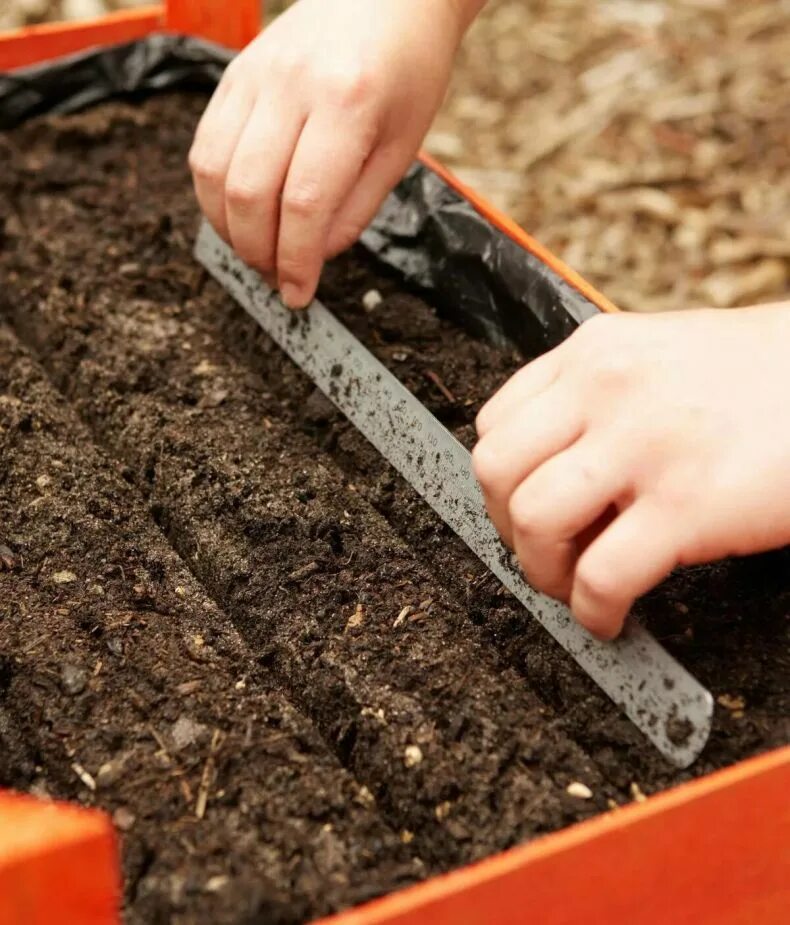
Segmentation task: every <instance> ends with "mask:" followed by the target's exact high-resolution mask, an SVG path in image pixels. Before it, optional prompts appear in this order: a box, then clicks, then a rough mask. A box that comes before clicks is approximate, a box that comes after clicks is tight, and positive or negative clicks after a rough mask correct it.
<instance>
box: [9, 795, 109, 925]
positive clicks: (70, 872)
mask: <svg viewBox="0 0 790 925" xmlns="http://www.w3.org/2000/svg"><path fill="white" fill-rule="evenodd" d="M120 895H121V887H120V874H119V870H118V852H117V846H116V842H115V833H114V832H113V827H112V823H111V822H110V820H109V818H108V817H107V816H105V815H104V814H103V813H97V812H93V811H88V810H84V809H77V808H76V807H73V806H64V805H61V804H55V803H44V802H40V801H38V800H34V799H31V798H30V797H23V796H20V795H18V794H10V793H1V792H0V925H53V923H58V925H114V923H117V922H118V908H119V904H120Z"/></svg>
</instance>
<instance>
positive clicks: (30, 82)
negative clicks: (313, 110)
mask: <svg viewBox="0 0 790 925" xmlns="http://www.w3.org/2000/svg"><path fill="white" fill-rule="evenodd" d="M231 58H232V54H231V53H230V52H229V51H227V49H224V48H221V47H220V46H218V45H213V44H211V43H209V42H206V41H203V40H201V39H194V38H186V37H183V36H174V35H164V34H156V35H152V36H149V37H148V38H145V39H142V40H140V41H136V42H132V43H129V44H126V45H115V46H108V47H104V48H97V49H93V50H90V51H87V52H85V53H83V54H79V55H73V56H69V57H67V58H61V59H58V60H56V61H54V62H45V63H43V64H41V65H37V66H34V67H31V68H26V69H24V70H19V71H14V72H11V73H5V74H0V131H1V130H9V129H12V128H13V127H14V126H16V125H19V124H20V123H21V122H23V121H25V120H27V119H30V118H32V117H34V116H38V115H43V114H45V113H69V112H75V111H77V110H79V109H84V108H86V107H88V106H92V105H95V104H97V103H100V102H103V101H106V100H109V99H129V98H132V99H133V98H138V97H141V96H144V95H147V94H149V93H152V92H156V91H162V90H173V89H180V90H210V89H211V88H212V87H214V86H215V85H216V84H217V82H218V81H219V79H220V77H221V76H222V72H223V70H224V68H225V67H226V65H227V64H228V62H229V61H230V60H231ZM362 243H363V245H364V246H365V247H366V248H367V249H368V250H369V251H371V252H372V253H374V254H375V255H376V256H377V257H378V258H379V259H380V260H382V261H383V262H384V263H385V264H386V265H388V266H389V267H391V268H393V269H395V270H397V271H398V272H400V273H401V274H402V275H403V276H404V278H405V279H406V280H407V281H408V282H409V283H411V284H412V285H416V286H418V287H420V288H422V289H425V290H428V291H429V292H430V293H431V294H432V296H433V298H434V301H435V302H436V303H437V305H438V306H439V307H440V308H441V309H442V310H443V312H444V313H446V314H447V315H449V316H450V317H452V318H454V319H456V320H458V321H459V322H461V323H462V324H463V325H464V326H465V327H467V328H468V329H470V330H471V331H473V332H474V333H476V334H479V335H483V336H485V337H487V338H488V339H489V340H491V341H493V342H494V343H497V344H500V345H504V344H507V343H510V344H514V345H515V346H517V347H518V348H519V349H520V350H521V351H522V352H523V353H524V354H526V355H535V354H536V353H538V352H542V351H544V350H546V349H549V348H551V347H553V346H556V345H557V344H558V343H560V342H561V341H562V340H564V339H565V338H566V337H567V336H568V335H569V334H570V333H572V332H573V331H574V330H575V328H577V327H578V326H579V324H581V323H582V322H583V321H585V320H586V319H587V318H589V317H590V316H591V315H594V314H595V313H596V312H597V308H596V307H595V306H594V305H593V304H592V303H591V302H590V301H589V300H588V299H587V298H585V297H584V296H583V295H582V294H581V293H580V292H578V291H577V290H576V289H574V288H573V287H572V286H571V285H570V284H569V283H567V282H566V281H565V280H564V279H562V277H560V276H559V275H558V274H557V273H556V272H555V271H554V270H552V269H551V268H550V267H548V266H546V264H544V263H543V262H542V261H540V260H539V259H538V258H537V257H535V256H534V255H533V254H530V253H529V252H527V251H525V250H524V249H523V248H522V247H520V246H519V245H518V244H516V243H515V242H514V241H512V240H511V239H510V238H509V237H508V236H507V235H506V234H504V233H503V232H502V231H500V230H499V229H498V228H495V227H494V226H493V225H492V224H491V223H490V222H489V221H488V220H487V219H485V218H484V217H483V216H481V215H480V214H479V213H478V212H477V211H476V210H475V208H474V207H473V206H472V205H471V203H469V202H467V201H466V200H465V199H463V198H462V197H461V196H459V195H458V194H457V193H456V192H455V191H454V190H453V189H451V188H450V187H449V186H448V185H447V184H446V183H445V182H444V180H442V179H441V178H440V177H439V176H437V175H436V174H435V173H434V172H433V171H431V170H429V169H428V168H426V167H425V166H423V165H422V164H419V163H415V164H414V165H413V166H412V168H411V169H410V170H409V172H408V174H407V175H406V177H405V178H404V179H403V181H402V182H401V183H400V185H399V186H398V188H397V189H396V190H395V191H394V192H393V193H392V194H391V195H390V196H389V197H388V198H387V200H386V202H385V203H384V205H383V206H382V208H381V210H380V212H379V214H378V216H377V217H376V218H375V220H374V221H373V223H372V225H371V227H370V228H369V229H368V230H367V231H366V232H365V234H364V236H363V239H362Z"/></svg>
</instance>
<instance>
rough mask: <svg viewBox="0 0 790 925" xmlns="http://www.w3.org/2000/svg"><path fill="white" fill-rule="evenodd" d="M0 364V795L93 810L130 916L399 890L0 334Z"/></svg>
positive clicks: (308, 912) (291, 719)
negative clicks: (99, 815) (4, 560)
mask: <svg viewBox="0 0 790 925" xmlns="http://www.w3.org/2000/svg"><path fill="white" fill-rule="evenodd" d="M0 356H2V363H1V364H0V524H2V526H1V527H0V530H1V531H2V533H3V537H2V539H3V544H4V546H5V548H6V549H7V550H8V551H9V552H10V555H9V556H8V560H9V561H8V565H9V568H6V569H4V570H0V785H2V786H13V787H16V788H18V789H22V790H32V791H33V792H36V793H38V794H41V795H47V796H53V797H58V798H68V799H71V800H77V801H81V802H84V803H87V804H90V805H98V806H101V807H103V808H104V809H106V810H108V811H109V812H112V813H113V819H114V821H115V823H116V826H117V828H118V829H119V831H120V832H121V833H122V837H123V860H124V874H125V886H126V911H127V917H128V921H130V922H140V923H143V922H145V923H154V922H181V923H187V922H196V921H207V920H210V921H212V922H217V923H234V922H239V923H240V922H252V921H259V922H266V923H277V922H281V923H294V925H296V923H300V922H303V921H305V920H307V919H311V918H313V917H315V916H318V915H321V914H326V913H328V912H331V911H333V910H336V909H339V908H342V907H344V906H347V905H350V904H354V903H357V902H360V901H362V900H364V899H367V898H370V897H372V896H373V895H377V894H379V893H381V892H389V891H390V890H392V889H395V888H397V887H398V886H401V885H403V884H405V883H409V882H411V881H413V880H415V879H419V877H420V876H421V874H422V872H423V867H422V865H421V864H420V863H419V862H416V861H415V860H413V859H412V858H411V857H410V853H409V849H408V848H407V847H406V846H404V845H403V843H402V840H401V838H400V837H399V836H398V835H396V834H395V833H394V832H392V830H391V829H388V827H387V826H386V825H385V824H384V823H383V822H382V820H381V818H380V816H379V815H378V813H377V811H376V808H375V805H374V803H373V800H372V798H371V796H370V794H369V792H368V791H367V790H365V789H364V788H361V787H360V785H359V784H358V783H356V782H355V781H354V780H353V779H352V778H351V777H350V776H349V775H348V773H347V772H346V771H344V770H343V769H342V768H341V767H340V766H339V764H338V762H337V760H336V758H335V756H334V755H332V754H331V752H329V751H328V750H327V749H326V746H325V745H324V743H323V741H322V739H321V737H320V736H319V735H318V734H317V732H316V730H315V729H314V728H313V727H312V726H311V725H310V723H309V722H308V721H306V720H305V719H304V718H303V717H302V716H300V715H299V714H298V713H296V711H295V710H294V709H293V707H292V706H290V705H289V704H288V703H287V702H286V701H285V699H284V698H283V697H282V695H281V694H280V693H279V692H277V691H275V690H274V689H273V688H272V685H271V683H270V682H269V681H268V680H267V678H266V675H267V672H266V671H265V670H262V669H261V668H260V666H259V665H258V664H257V663H256V662H255V661H254V660H252V659H251V658H250V656H249V654H248V653H247V652H246V651H245V648H244V645H243V643H242V641H241V639H240V637H239V635H238V633H237V632H236V630H235V629H234V628H233V626H232V624H231V623H230V621H229V620H228V618H227V617H226V616H225V614H224V613H223V612H222V611H221V610H220V609H219V608H218V607H217V606H216V605H215V603H214V602H213V601H212V600H211V599H210V598H209V597H207V595H206V594H205V592H204V590H203V589H202V588H201V586H200V585H199V584H198V583H197V582H196V581H195V580H194V578H193V577H192V575H191V574H190V573H189V571H188V570H187V569H186V567H185V566H184V564H183V562H181V561H180V560H179V559H178V557H177V556H176V555H175V554H174V553H173V551H172V550H171V549H170V548H169V546H168V544H167V543H166V541H165V539H164V537H163V536H162V535H161V533H160V531H159V530H158V529H157V527H156V526H155V524H154V523H153V521H152V520H151V519H150V515H149V514H148V512H147V511H146V509H145V506H144V505H143V504H142V503H141V501H140V500H138V495H137V493H136V492H135V491H134V489H132V488H131V487H130V486H129V485H128V484H127V482H125V481H124V479H123V478H122V477H121V475H120V473H119V471H118V468H117V466H116V465H115V464H114V463H112V462H111V461H109V460H108V459H107V458H106V457H105V456H103V455H102V454H101V453H100V452H98V451H97V450H95V449H94V448H93V447H91V446H90V436H89V434H88V433H87V432H86V430H85V428H84V427H83V426H82V425H81V424H80V423H79V422H78V421H77V419H76V417H75V416H74V415H73V412H71V411H70V409H68V408H67V407H66V406H65V405H64V403H63V401H62V399H61V398H60V396H58V395H57V394H56V392H55V390H54V388H53V387H52V386H51V385H50V383H49V382H48V381H47V379H46V378H45V376H44V374H43V372H42V371H41V370H40V369H39V368H38V367H37V366H36V365H35V363H34V362H33V361H32V360H31V358H30V357H29V355H28V354H27V353H26V352H25V350H24V349H23V348H22V347H21V346H20V344H19V343H18V341H17V340H16V339H15V338H14V337H13V335H11V334H10V333H9V331H8V329H7V328H4V327H2V326H0ZM12 557H13V558H12Z"/></svg>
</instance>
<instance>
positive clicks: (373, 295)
mask: <svg viewBox="0 0 790 925" xmlns="http://www.w3.org/2000/svg"><path fill="white" fill-rule="evenodd" d="M382 301H383V299H382V298H381V293H380V292H379V291H378V289H368V291H367V292H366V293H365V294H364V295H363V296H362V305H363V307H364V309H365V311H366V312H372V311H373V309H374V308H377V307H378V306H379V305H381V303H382Z"/></svg>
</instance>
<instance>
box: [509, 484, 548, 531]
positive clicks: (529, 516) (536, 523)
mask: <svg viewBox="0 0 790 925" xmlns="http://www.w3.org/2000/svg"><path fill="white" fill-rule="evenodd" d="M508 515H509V516H510V523H511V524H512V525H513V529H514V531H515V532H517V533H518V534H519V536H521V537H531V536H538V535H540V534H542V533H545V532H546V525H545V524H544V523H543V518H542V517H541V515H540V512H539V511H538V510H537V508H536V506H535V505H534V504H533V503H532V501H531V499H530V498H528V497H526V496H525V494H524V492H520V493H517V494H515V495H513V496H512V497H511V498H510V502H509V503H508Z"/></svg>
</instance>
